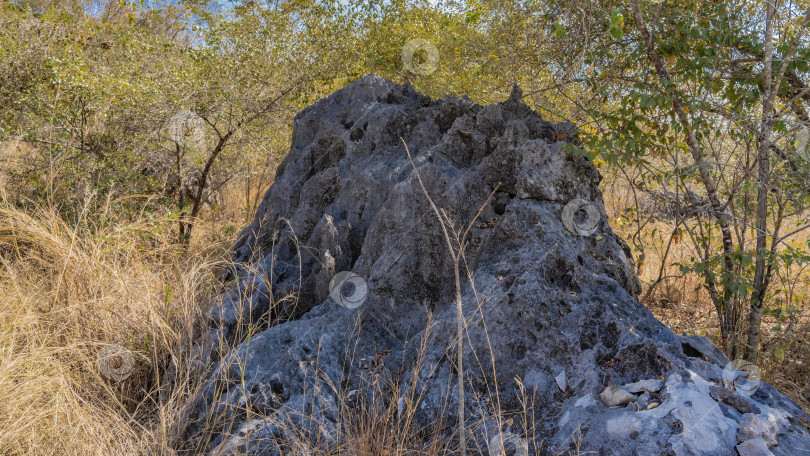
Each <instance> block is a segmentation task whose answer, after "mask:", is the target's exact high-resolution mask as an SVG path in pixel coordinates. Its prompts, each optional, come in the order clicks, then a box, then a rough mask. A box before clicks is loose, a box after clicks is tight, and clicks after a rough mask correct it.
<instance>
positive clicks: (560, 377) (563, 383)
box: [554, 371, 568, 393]
mask: <svg viewBox="0 0 810 456" xmlns="http://www.w3.org/2000/svg"><path fill="white" fill-rule="evenodd" d="M554 381H555V382H557V386H558V387H559V388H560V391H562V392H563V393H564V392H565V390H566V388H567V387H568V379H567V378H566V376H565V371H561V372H560V373H559V374H557V376H556V377H554Z"/></svg>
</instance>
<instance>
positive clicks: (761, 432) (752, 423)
mask: <svg viewBox="0 0 810 456" xmlns="http://www.w3.org/2000/svg"><path fill="white" fill-rule="evenodd" d="M778 432H779V425H778V424H777V423H774V422H773V421H771V420H769V419H768V417H767V416H765V417H764V418H763V415H754V414H752V413H746V414H745V415H743V417H742V420H740V429H739V430H738V431H737V441H738V442H744V441H746V440H752V439H756V438H759V439H762V440H763V441H764V442H765V443H766V444H767V445H768V446H769V447H770V446H774V445H776V434H777V433H778Z"/></svg>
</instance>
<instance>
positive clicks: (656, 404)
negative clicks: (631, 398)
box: [647, 402, 661, 410]
mask: <svg viewBox="0 0 810 456" xmlns="http://www.w3.org/2000/svg"><path fill="white" fill-rule="evenodd" d="M659 405H661V404H659V403H658V402H650V405H648V406H647V410H652V409H654V408H656V407H658V406H659Z"/></svg>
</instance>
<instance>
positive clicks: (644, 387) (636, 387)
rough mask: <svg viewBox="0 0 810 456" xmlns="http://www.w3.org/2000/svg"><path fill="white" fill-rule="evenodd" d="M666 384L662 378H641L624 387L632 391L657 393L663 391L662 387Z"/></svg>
mask: <svg viewBox="0 0 810 456" xmlns="http://www.w3.org/2000/svg"><path fill="white" fill-rule="evenodd" d="M663 385H664V382H663V381H662V380H656V379H649V380H641V381H638V382H635V383H628V384H626V385H624V386H622V388H624V389H626V390H627V391H630V392H631V393H641V392H644V391H646V392H648V393H657V392H659V391H661V387H662V386H663Z"/></svg>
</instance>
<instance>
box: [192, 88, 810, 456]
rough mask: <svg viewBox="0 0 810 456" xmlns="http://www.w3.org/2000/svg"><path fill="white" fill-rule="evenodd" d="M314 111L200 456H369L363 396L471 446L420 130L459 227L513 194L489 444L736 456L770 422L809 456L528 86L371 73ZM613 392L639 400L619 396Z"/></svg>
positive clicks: (254, 253) (475, 322)
mask: <svg viewBox="0 0 810 456" xmlns="http://www.w3.org/2000/svg"><path fill="white" fill-rule="evenodd" d="M294 122H295V125H294V133H293V138H292V147H291V149H290V151H289V154H287V156H286V157H285V159H284V161H283V162H282V163H281V165H280V166H279V168H278V171H277V176H276V180H275V182H274V183H273V185H272V187H271V188H270V189H269V191H268V192H267V194H266V196H265V198H264V200H263V202H262V204H261V206H260V207H259V209H258V212H257V214H256V217H255V221H254V222H253V223H252V224H251V225H250V226H249V227H248V228H246V229H245V230H244V231H243V232H242V233H241V236H240V238H239V240H238V242H237V244H236V247H235V251H234V260H235V261H236V263H237V266H238V267H237V268H235V269H234V270H233V271H232V272H230V273H229V274H227V276H226V277H225V280H226V281H229V283H231V284H232V285H231V287H230V288H229V292H228V293H226V294H224V295H223V296H221V297H220V299H219V300H218V302H217V304H216V305H215V306H213V308H212V309H211V311H210V312H209V313H208V321H207V324H208V328H207V329H206V331H205V332H204V334H202V336H200V337H199V339H198V340H197V342H196V344H195V349H194V353H195V355H194V356H196V357H197V359H198V361H199V362H200V363H201V364H202V365H203V366H207V367H208V369H207V370H206V371H205V372H206V374H205V375H207V380H206V381H205V383H204V385H203V387H202V389H201V391H200V392H199V394H198V395H197V396H196V398H195V400H194V401H193V403H192V405H191V406H190V407H189V408H188V410H186V419H185V421H184V425H183V427H182V429H180V431H179V432H178V435H177V438H178V442H179V443H178V444H179V445H180V447H181V448H182V449H183V450H185V451H186V452H189V453H191V452H193V453H208V454H244V453H247V454H252V455H276V454H278V455H281V454H284V455H286V454H303V453H305V452H306V451H307V450H306V448H307V447H308V448H315V447H318V448H320V449H321V450H327V451H336V452H337V451H338V450H340V451H341V452H342V454H352V450H351V448H352V441H351V440H352V438H353V437H352V434H351V429H349V426H347V425H346V423H347V421H346V419H345V418H346V417H347V416H350V415H351V413H352V410H354V409H353V407H357V405H356V404H357V403H358V402H363V403H364V404H365V407H366V408H370V409H371V410H372V412H375V409H374V407H378V408H379V411H378V412H379V413H381V414H382V413H390V414H391V416H390V420H392V422H396V421H399V422H400V423H405V422H406V418H410V421H409V422H410V425H411V426H413V427H414V429H419V428H425V429H434V430H435V429H438V432H439V435H440V437H441V436H444V438H446V439H447V440H448V442H451V443H452V442H454V441H455V442H457V441H458V439H457V435H455V434H454V433H455V432H456V422H457V414H456V408H457V402H456V401H457V390H456V375H457V371H456V366H455V355H454V353H455V348H456V339H455V328H456V310H455V306H454V290H455V288H454V287H455V285H454V276H453V265H452V259H451V256H450V255H449V253H448V248H447V244H446V242H445V240H444V238H443V237H442V230H441V227H440V225H439V223H438V222H437V220H436V217H435V215H434V214H433V212H432V211H431V208H430V206H429V204H428V202H427V200H426V198H425V196H424V194H423V193H422V190H421V188H420V187H419V184H418V181H417V179H416V175H415V173H414V170H413V169H412V167H411V164H410V163H409V161H408V158H407V155H406V152H405V148H404V146H403V144H402V142H401V140H400V138H402V139H404V141H405V142H406V143H407V145H408V147H409V149H410V151H411V153H412V154H413V157H414V161H415V164H416V167H417V169H418V171H419V173H420V175H421V177H422V179H423V180H424V182H425V186H426V188H427V190H428V191H429V192H430V194H431V196H432V197H433V199H434V200H435V202H436V205H437V206H438V207H439V208H441V209H442V210H443V211H445V212H446V214H447V216H448V217H449V219H450V220H452V221H453V222H454V226H453V230H455V231H463V230H464V229H465V228H466V226H467V224H468V223H469V222H470V220H472V219H473V217H474V215H475V214H476V212H477V211H478V209H479V207H481V206H482V205H483V204H484V202H485V201H487V198H488V196H489V195H490V193H491V192H493V190H494V189H495V188H496V186H497V185H498V184H500V187H499V189H498V191H497V192H496V193H495V195H494V196H493V198H492V200H491V201H490V203H489V204H488V205H487V206H486V208H485V209H484V211H483V214H482V215H481V217H480V219H479V220H478V221H477V222H476V224H475V225H473V228H472V230H471V231H470V234H469V244H468V246H467V249H466V254H465V260H464V262H463V263H462V287H463V290H462V298H463V303H464V317H465V318H466V322H467V334H466V335H465V340H464V344H463V349H464V357H465V369H464V380H465V385H466V388H465V398H466V423H467V428H468V434H469V436H470V437H469V438H468V439H467V441H468V445H469V449H468V452H469V453H470V454H499V453H498V449H494V448H490V445H491V444H492V442H493V441H496V442H497V441H499V440H498V439H503V434H502V433H501V432H502V431H503V432H508V434H509V436H510V437H509V438H510V439H513V440H514V439H518V440H523V439H525V442H526V443H527V444H528V448H529V452H530V453H532V454H535V453H536V454H568V453H567V452H568V451H574V448H579V451H582V452H588V451H590V452H593V453H588V454H598V455H625V454H626V455H658V454H670V455H718V456H720V455H734V454H736V452H735V447H736V446H737V445H740V444H742V443H745V441H746V439H749V438H762V437H763V435H762V434H763V433H765V434H767V435H764V437H765V439H764V440H765V441H766V442H768V443H769V444H771V445H770V451H771V452H772V453H773V454H776V455H780V454H781V455H796V454H807V450H806V448H810V436H809V435H808V432H807V429H806V428H805V427H804V426H806V424H807V421H806V420H808V416H807V415H806V414H805V413H804V412H803V411H802V410H801V409H800V408H799V407H798V406H797V405H795V404H794V403H793V402H791V401H790V400H789V399H788V398H787V397H786V396H783V395H781V394H780V393H778V392H777V391H776V390H775V389H774V388H772V387H771V386H769V385H767V384H764V383H763V384H761V385H759V388H758V389H757V390H756V392H755V393H754V394H753V395H752V396H751V397H750V398H748V397H743V396H740V395H739V394H737V393H735V392H733V391H731V390H728V389H726V387H724V386H723V381H722V374H723V367H724V365H725V364H726V363H727V362H728V360H727V359H725V357H724V356H723V354H722V352H720V351H719V350H718V349H717V348H716V347H715V346H714V345H712V344H711V342H709V341H708V340H707V339H705V338H700V337H694V336H693V337H689V338H687V337H681V336H677V335H676V334H674V333H673V332H672V331H671V330H670V329H668V328H667V327H666V326H664V325H663V324H662V323H660V322H659V321H658V320H656V319H655V318H654V317H653V315H652V313H651V312H650V311H649V310H648V309H647V308H645V307H644V306H643V305H642V304H640V303H639V301H638V300H637V298H636V295H637V294H638V293H639V291H640V287H639V284H638V281H637V279H636V277H635V275H634V272H633V264H632V258H631V255H630V251H629V249H628V248H627V246H626V244H625V243H624V242H623V241H622V240H621V239H620V238H619V237H617V236H616V235H615V234H614V233H613V232H612V231H611V229H610V227H609V225H608V223H607V218H606V214H605V209H604V204H603V201H602V195H601V193H600V191H599V189H598V184H599V181H600V179H601V177H600V175H599V173H598V171H597V169H596V167H595V166H594V165H593V164H591V163H590V162H589V161H588V160H587V159H586V158H583V157H581V156H579V155H577V154H575V153H572V149H573V147H569V146H568V145H575V143H576V140H575V137H576V134H575V131H574V127H573V125H571V124H552V123H549V122H547V121H545V120H543V119H542V117H541V116H540V115H539V114H537V113H535V112H533V111H532V110H531V109H530V108H529V107H528V106H527V105H526V104H525V103H524V102H523V99H522V96H521V92H520V89H519V88H517V87H515V88H514V89H513V92H512V94H511V96H510V97H509V99H508V100H506V101H504V102H503V103H499V104H495V105H490V106H479V105H476V104H473V103H471V102H469V101H467V100H465V99H457V98H454V97H450V96H447V97H444V98H442V99H440V100H431V99H430V98H429V97H427V96H424V95H421V94H419V93H417V92H416V91H415V90H414V89H413V88H412V87H411V86H410V85H408V84H405V85H398V84H394V83H392V82H390V81H387V80H385V79H383V78H380V77H378V76H374V75H369V76H365V77H363V78H361V79H359V80H357V81H355V82H354V83H352V84H350V85H348V86H347V87H345V88H343V89H340V90H338V91H337V92H335V93H333V94H332V95H330V96H328V97H326V98H323V99H321V100H319V101H317V102H316V103H315V104H314V105H312V106H309V107H307V108H306V109H304V110H302V111H301V112H300V113H298V115H296V117H295V121H294ZM575 199H582V200H585V201H588V202H592V203H593V204H595V206H596V208H597V209H598V214H599V221H598V229H597V230H596V231H597V232H596V233H595V234H593V235H590V236H581V235H578V234H576V233H571V232H569V231H568V230H566V228H565V225H564V224H563V222H562V221H561V214H562V210H563V207H564V206H565V205H566V204H567V203H568V202H570V201H572V200H575ZM581 212H582V211H581ZM581 216H582V213H580V214H578V217H581ZM569 226H570V225H569ZM341 271H352V272H354V273H355V274H357V275H358V276H359V277H360V278H362V279H363V281H364V283H365V284H366V285H367V290H365V289H361V288H362V287H355V288H354V290H349V292H348V293H349V294H352V293H355V294H356V293H359V292H361V291H362V292H366V291H367V295H366V296H365V299H364V300H362V302H361V303H360V305H359V307H356V308H352V307H353V306H348V307H347V306H343V305H340V304H338V303H337V302H336V301H335V300H334V299H332V298H330V280H331V279H332V278H333V276H335V274H336V273H338V272H341ZM464 271H469V277H471V278H472V281H473V282H474V287H473V286H472V285H471V282H470V280H469V279H468V276H467V273H466V272H464ZM263 322H264V323H263ZM268 322H272V324H271V323H268ZM244 323H253V324H257V325H258V326H259V327H260V328H262V330H261V331H260V332H258V333H252V334H251V335H250V337H246V335H245V334H244V333H243V332H242V331H239V328H240V327H242V326H243V325H244ZM229 344H230V345H229ZM223 346H225V347H227V346H232V347H233V349H231V350H229V351H228V352H226V353H218V350H217V347H223ZM563 372H564V375H562V373H563ZM638 382H642V383H638ZM623 385H627V386H626V387H623ZM609 387H619V388H614V389H611V390H610V391H608V393H607V394H606V395H603V397H607V396H610V395H611V394H610V393H611V392H613V393H615V391H618V390H620V391H622V392H623V393H622V397H621V398H620V399H621V400H620V401H618V402H619V403H621V404H622V405H620V406H614V407H608V406H607V405H605V402H603V399H600V394H601V393H602V392H604V391H606V389H608V388H609ZM717 389H720V390H722V392H719V391H717ZM713 390H714V394H713ZM605 400H607V399H605ZM352 404H355V405H352ZM738 409H742V412H741V411H740V410H738ZM392 410H393V411H394V412H392ZM510 418H511V419H510ZM510 423H511V424H510ZM751 423H756V424H757V426H756V427H753V426H751ZM743 424H747V428H745V429H743V431H742V432H740V429H741V426H742V425H743ZM400 425H404V424H400ZM769 439H772V440H769ZM501 441H502V440H501ZM754 443H759V441H757V442H754ZM749 446H750V445H749ZM517 447H518V448H519V447H520V445H517ZM490 451H492V452H491V453H490Z"/></svg>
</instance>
